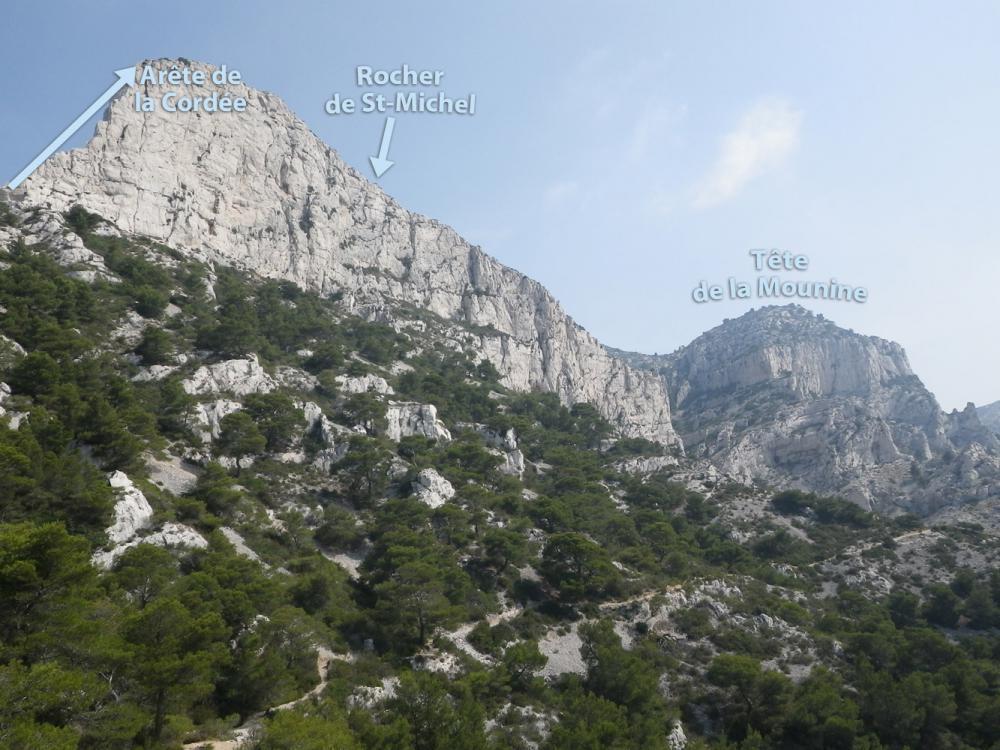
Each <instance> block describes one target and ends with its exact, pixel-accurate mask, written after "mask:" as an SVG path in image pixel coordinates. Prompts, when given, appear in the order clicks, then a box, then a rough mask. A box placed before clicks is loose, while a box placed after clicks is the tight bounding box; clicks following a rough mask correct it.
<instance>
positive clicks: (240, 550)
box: [219, 526, 260, 562]
mask: <svg viewBox="0 0 1000 750" xmlns="http://www.w3.org/2000/svg"><path fill="white" fill-rule="evenodd" d="M219 531H221V532H222V535H223V536H224V537H226V540H227V541H228V542H229V543H230V544H231V545H233V548H234V549H235V550H236V554H238V555H241V556H242V557H245V558H247V559H248V560H253V561H254V562H260V556H259V555H258V554H257V553H256V552H254V551H253V550H252V549H250V548H249V547H248V546H247V542H246V540H245V539H244V538H243V536H242V535H241V534H240V533H239V532H238V531H237V530H236V529H232V528H230V527H228V526H220V527H219Z"/></svg>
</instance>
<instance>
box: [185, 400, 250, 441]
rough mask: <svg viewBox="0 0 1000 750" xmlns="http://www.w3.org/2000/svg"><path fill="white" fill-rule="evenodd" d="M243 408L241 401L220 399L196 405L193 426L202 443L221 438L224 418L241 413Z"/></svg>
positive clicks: (193, 413) (193, 412)
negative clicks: (234, 413)
mask: <svg viewBox="0 0 1000 750" xmlns="http://www.w3.org/2000/svg"><path fill="white" fill-rule="evenodd" d="M241 408H243V407H242V405H241V404H240V402H239V401H231V400H229V399H224V398H220V399H217V400H215V401H207V402H205V403H201V404H195V405H194V409H193V411H192V418H193V419H192V421H193V426H194V428H195V429H196V430H197V432H198V435H199V436H200V437H201V442H202V443H210V442H211V441H212V440H214V439H216V438H217V437H219V434H220V432H221V431H222V427H221V423H222V418H223V417H225V416H226V415H228V414H232V413H233V412H237V411H239V410H240V409H241Z"/></svg>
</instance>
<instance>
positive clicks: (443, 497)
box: [413, 469, 455, 508]
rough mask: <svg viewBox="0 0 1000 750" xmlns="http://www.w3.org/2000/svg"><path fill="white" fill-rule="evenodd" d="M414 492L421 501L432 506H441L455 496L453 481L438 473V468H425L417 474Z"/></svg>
mask: <svg viewBox="0 0 1000 750" xmlns="http://www.w3.org/2000/svg"><path fill="white" fill-rule="evenodd" d="M413 492H414V494H415V495H416V497H417V499H418V500H420V502H422V503H424V504H425V505H427V506H429V507H431V508H440V507H441V506H442V505H444V504H445V503H446V502H448V501H449V500H451V499H452V498H453V497H455V488H454V487H453V486H452V484H451V482H449V481H448V480H447V479H445V478H444V477H443V476H441V475H440V474H438V473H437V470H436V469H424V470H423V471H421V472H420V473H419V474H417V478H416V479H415V480H414V482H413Z"/></svg>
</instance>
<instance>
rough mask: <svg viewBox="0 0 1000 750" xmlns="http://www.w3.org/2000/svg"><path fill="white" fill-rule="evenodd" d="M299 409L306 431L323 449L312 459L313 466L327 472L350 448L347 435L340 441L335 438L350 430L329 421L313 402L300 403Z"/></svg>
mask: <svg viewBox="0 0 1000 750" xmlns="http://www.w3.org/2000/svg"><path fill="white" fill-rule="evenodd" d="M299 407H300V408H301V409H302V414H303V415H304V417H305V423H306V430H307V431H309V432H313V433H314V434H316V435H317V436H318V437H319V439H320V440H321V441H322V443H323V448H322V449H320V451H319V452H318V453H317V454H316V456H315V457H314V459H313V465H315V466H317V467H319V468H320V469H322V470H323V471H329V470H330V468H331V467H332V466H333V465H334V464H335V463H337V461H339V460H340V459H342V458H343V457H344V456H346V455H347V449H348V448H349V446H350V443H349V441H350V437H349V435H345V436H344V437H343V439H340V440H338V439H337V437H338V435H344V433H350V430H347V429H346V428H344V427H341V426H340V425H338V424H335V423H334V422H332V421H330V419H329V417H327V416H326V414H324V413H323V410H322V409H321V408H320V406H319V404H317V403H316V402H314V401H306V402H304V403H301V404H300V405H299Z"/></svg>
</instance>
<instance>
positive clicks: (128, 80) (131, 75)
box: [7, 66, 392, 190]
mask: <svg viewBox="0 0 1000 750" xmlns="http://www.w3.org/2000/svg"><path fill="white" fill-rule="evenodd" d="M115 75H116V76H118V80H117V81H115V82H114V83H113V84H111V88H109V89H108V90H107V91H105V92H104V93H103V94H101V95H100V96H99V97H98V98H97V101H96V102H94V103H93V104H91V105H90V106H89V107H87V109H86V110H84V112H83V114H82V115H80V116H79V117H77V118H76V119H75V120H73V122H72V123H70V126H69V127H68V128H66V129H65V130H64V131H63V132H61V133H60V134H59V135H58V137H57V138H56V139H55V140H54V141H52V143H50V144H49V145H48V146H46V147H45V150H44V151H42V153H40V154H39V155H38V156H36V157H35V159H34V161H32V162H31V164H29V165H28V166H26V167H25V168H24V169H22V170H21V172H20V173H19V174H18V175H17V177H15V178H14V179H13V180H11V181H10V182H9V183H8V185H7V187H9V188H10V189H11V190H13V189H14V188H16V187H17V186H18V185H20V184H21V183H22V182H24V181H25V180H26V179H27V178H28V175H30V174H31V173H32V172H34V171H35V170H36V169H38V167H39V166H40V165H41V163H42V162H43V161H45V160H46V159H48V158H49V157H50V156H52V154H53V152H54V151H55V150H56V149H57V148H59V147H60V146H61V145H63V144H64V143H65V142H66V140H67V139H68V138H69V137H70V136H71V135H73V133H75V132H76V131H77V130H79V129H80V126H81V125H83V123H85V122H86V121H87V120H89V119H90V118H91V117H93V116H94V113H95V112H97V110H99V109H100V108H101V107H103V106H104V105H105V104H106V103H107V102H108V100H109V99H111V97H113V96H114V95H115V94H117V93H118V91H119V90H120V89H122V88H123V87H125V86H134V85H135V67H134V66H133V67H131V68H122V69H121V70H116V71H115ZM389 163H390V164H392V162H389Z"/></svg>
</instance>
